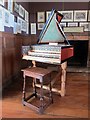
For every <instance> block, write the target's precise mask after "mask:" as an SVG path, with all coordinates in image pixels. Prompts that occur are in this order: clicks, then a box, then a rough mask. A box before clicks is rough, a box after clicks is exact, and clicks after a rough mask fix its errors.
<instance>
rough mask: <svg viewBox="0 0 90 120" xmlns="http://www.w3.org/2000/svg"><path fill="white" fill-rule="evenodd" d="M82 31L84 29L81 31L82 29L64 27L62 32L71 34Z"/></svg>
mask: <svg viewBox="0 0 90 120" xmlns="http://www.w3.org/2000/svg"><path fill="white" fill-rule="evenodd" d="M83 31H84V29H83V27H73V26H70V27H64V32H68V33H69V32H70V33H72V32H74V33H76V32H83Z"/></svg>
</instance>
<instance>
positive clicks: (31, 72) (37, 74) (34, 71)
mask: <svg viewBox="0 0 90 120" xmlns="http://www.w3.org/2000/svg"><path fill="white" fill-rule="evenodd" d="M22 71H23V77H24V84H23V96H22V103H23V105H26V106H28V107H30V108H32V109H33V110H36V111H37V112H39V113H40V114H42V113H43V112H44V110H45V108H47V107H48V106H49V105H50V104H51V103H53V98H52V88H51V70H48V69H44V68H40V67H31V68H26V69H23V70H22ZM26 76H28V77H32V78H33V88H34V90H33V93H32V94H31V95H30V96H28V97H27V98H26V90H25V89H26V85H25V84H26ZM47 77H48V78H49V97H47V96H44V92H43V82H44V80H45V78H47ZM37 80H39V82H40V85H41V87H40V94H38V93H37V91H36V82H37ZM32 97H34V98H37V97H39V100H40V105H39V107H37V106H35V105H33V104H31V103H30V102H28V101H30V99H32ZM46 98H47V99H48V102H47V103H46V104H45V103H44V100H45V99H46Z"/></svg>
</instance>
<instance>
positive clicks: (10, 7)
mask: <svg viewBox="0 0 90 120" xmlns="http://www.w3.org/2000/svg"><path fill="white" fill-rule="evenodd" d="M8 10H9V11H10V12H13V0H8Z"/></svg>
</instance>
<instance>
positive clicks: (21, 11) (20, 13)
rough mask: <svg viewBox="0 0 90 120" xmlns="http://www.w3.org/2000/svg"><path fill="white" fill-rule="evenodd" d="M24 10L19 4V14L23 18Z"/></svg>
mask: <svg viewBox="0 0 90 120" xmlns="http://www.w3.org/2000/svg"><path fill="white" fill-rule="evenodd" d="M24 12H25V10H24V8H23V7H22V6H21V5H19V15H20V16H21V17H23V18H24Z"/></svg>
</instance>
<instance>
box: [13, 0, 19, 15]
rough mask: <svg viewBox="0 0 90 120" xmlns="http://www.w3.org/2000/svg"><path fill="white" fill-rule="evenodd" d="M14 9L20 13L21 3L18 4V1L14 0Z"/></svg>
mask: <svg viewBox="0 0 90 120" xmlns="http://www.w3.org/2000/svg"><path fill="white" fill-rule="evenodd" d="M14 11H15V12H16V13H19V5H18V3H17V2H14Z"/></svg>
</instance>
